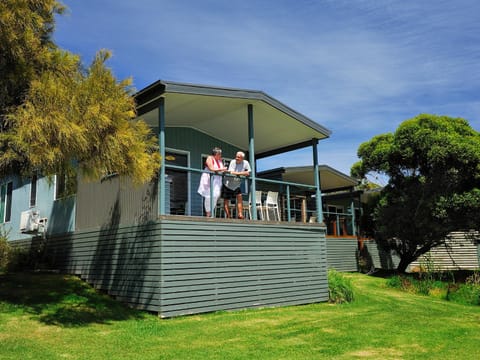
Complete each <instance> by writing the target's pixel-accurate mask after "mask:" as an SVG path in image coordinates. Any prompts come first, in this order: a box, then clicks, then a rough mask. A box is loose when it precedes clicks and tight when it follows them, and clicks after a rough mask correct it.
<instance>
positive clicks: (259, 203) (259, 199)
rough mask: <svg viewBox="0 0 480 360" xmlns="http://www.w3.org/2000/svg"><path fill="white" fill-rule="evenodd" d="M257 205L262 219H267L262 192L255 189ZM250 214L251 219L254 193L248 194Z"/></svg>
mask: <svg viewBox="0 0 480 360" xmlns="http://www.w3.org/2000/svg"><path fill="white" fill-rule="evenodd" d="M255 207H256V208H257V213H259V214H260V220H265V217H264V215H263V214H264V211H265V209H264V207H263V204H262V192H261V191H255ZM248 216H249V218H250V220H252V219H253V217H252V193H250V195H249V196H248Z"/></svg>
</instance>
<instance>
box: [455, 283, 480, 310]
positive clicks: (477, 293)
mask: <svg viewBox="0 0 480 360" xmlns="http://www.w3.org/2000/svg"><path fill="white" fill-rule="evenodd" d="M448 300H450V301H454V302H456V303H460V304H465V305H480V286H478V285H471V284H462V285H459V286H458V288H457V289H456V290H455V291H452V292H450V293H449V295H448Z"/></svg>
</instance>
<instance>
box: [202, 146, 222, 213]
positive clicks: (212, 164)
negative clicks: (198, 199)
mask: <svg viewBox="0 0 480 360" xmlns="http://www.w3.org/2000/svg"><path fill="white" fill-rule="evenodd" d="M204 170H209V171H211V172H215V173H218V172H223V171H226V170H227V168H226V167H225V166H223V161H222V149H220V148H218V147H215V148H213V150H212V155H210V156H209V157H208V158H207V161H205V169H204ZM212 186H213V206H214V208H215V206H217V201H218V199H219V197H220V191H221V189H222V177H221V176H218V175H213V180H212ZM197 192H198V193H199V194H200V195H202V196H203V198H204V205H205V212H206V216H207V217H210V216H211V215H212V211H211V209H210V174H209V173H203V174H202V177H201V178H200V185H199V186H198V190H197Z"/></svg>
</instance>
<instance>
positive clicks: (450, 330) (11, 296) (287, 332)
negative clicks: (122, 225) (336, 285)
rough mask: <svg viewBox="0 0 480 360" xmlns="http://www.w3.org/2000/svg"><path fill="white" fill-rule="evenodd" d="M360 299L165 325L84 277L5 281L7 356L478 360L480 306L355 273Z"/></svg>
mask: <svg viewBox="0 0 480 360" xmlns="http://www.w3.org/2000/svg"><path fill="white" fill-rule="evenodd" d="M347 277H348V278H349V279H350V280H351V282H352V284H353V287H354V291H355V301H354V302H353V303H350V304H342V305H338V304H337V305H335V304H328V303H321V304H313V305H306V306H294V307H285V308H275V309H259V310H245V311H236V312H219V313H213V314H205V315H196V316H188V317H181V318H174V319H169V320H161V319H159V318H158V317H156V316H155V315H152V314H147V313H143V312H138V311H135V310H131V309H128V308H125V307H123V306H122V305H120V304H118V303H116V302H114V301H112V300H110V299H109V298H108V297H105V296H103V295H101V294H99V293H97V292H95V291H94V290H92V289H91V288H90V287H88V286H87V285H85V284H84V283H83V282H81V281H80V280H78V279H76V278H75V277H71V276H62V275H54V274H47V275H46V274H17V275H8V276H0V359H36V360H39V359H49V360H50V359H416V358H421V359H452V358H455V359H471V358H474V357H475V355H474V354H476V353H477V352H478V343H479V341H480V307H479V306H467V305H461V304H456V303H451V302H447V301H444V300H441V299H437V298H432V297H426V296H421V295H416V294H411V293H406V292H402V291H399V290H396V289H392V288H389V287H387V286H386V284H385V283H386V282H385V279H382V278H375V277H369V276H366V275H362V274H348V275H347Z"/></svg>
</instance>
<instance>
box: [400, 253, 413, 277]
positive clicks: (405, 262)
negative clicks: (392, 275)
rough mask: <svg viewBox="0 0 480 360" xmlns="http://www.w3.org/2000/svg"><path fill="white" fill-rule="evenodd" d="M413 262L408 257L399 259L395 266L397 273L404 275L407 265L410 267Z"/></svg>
mask: <svg viewBox="0 0 480 360" xmlns="http://www.w3.org/2000/svg"><path fill="white" fill-rule="evenodd" d="M414 260H415V259H413V258H411V257H410V256H409V257H401V258H400V262H399V263H398V266H397V272H398V273H402V274H403V273H405V270H407V267H408V265H410V263H411V262H412V261H414Z"/></svg>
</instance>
